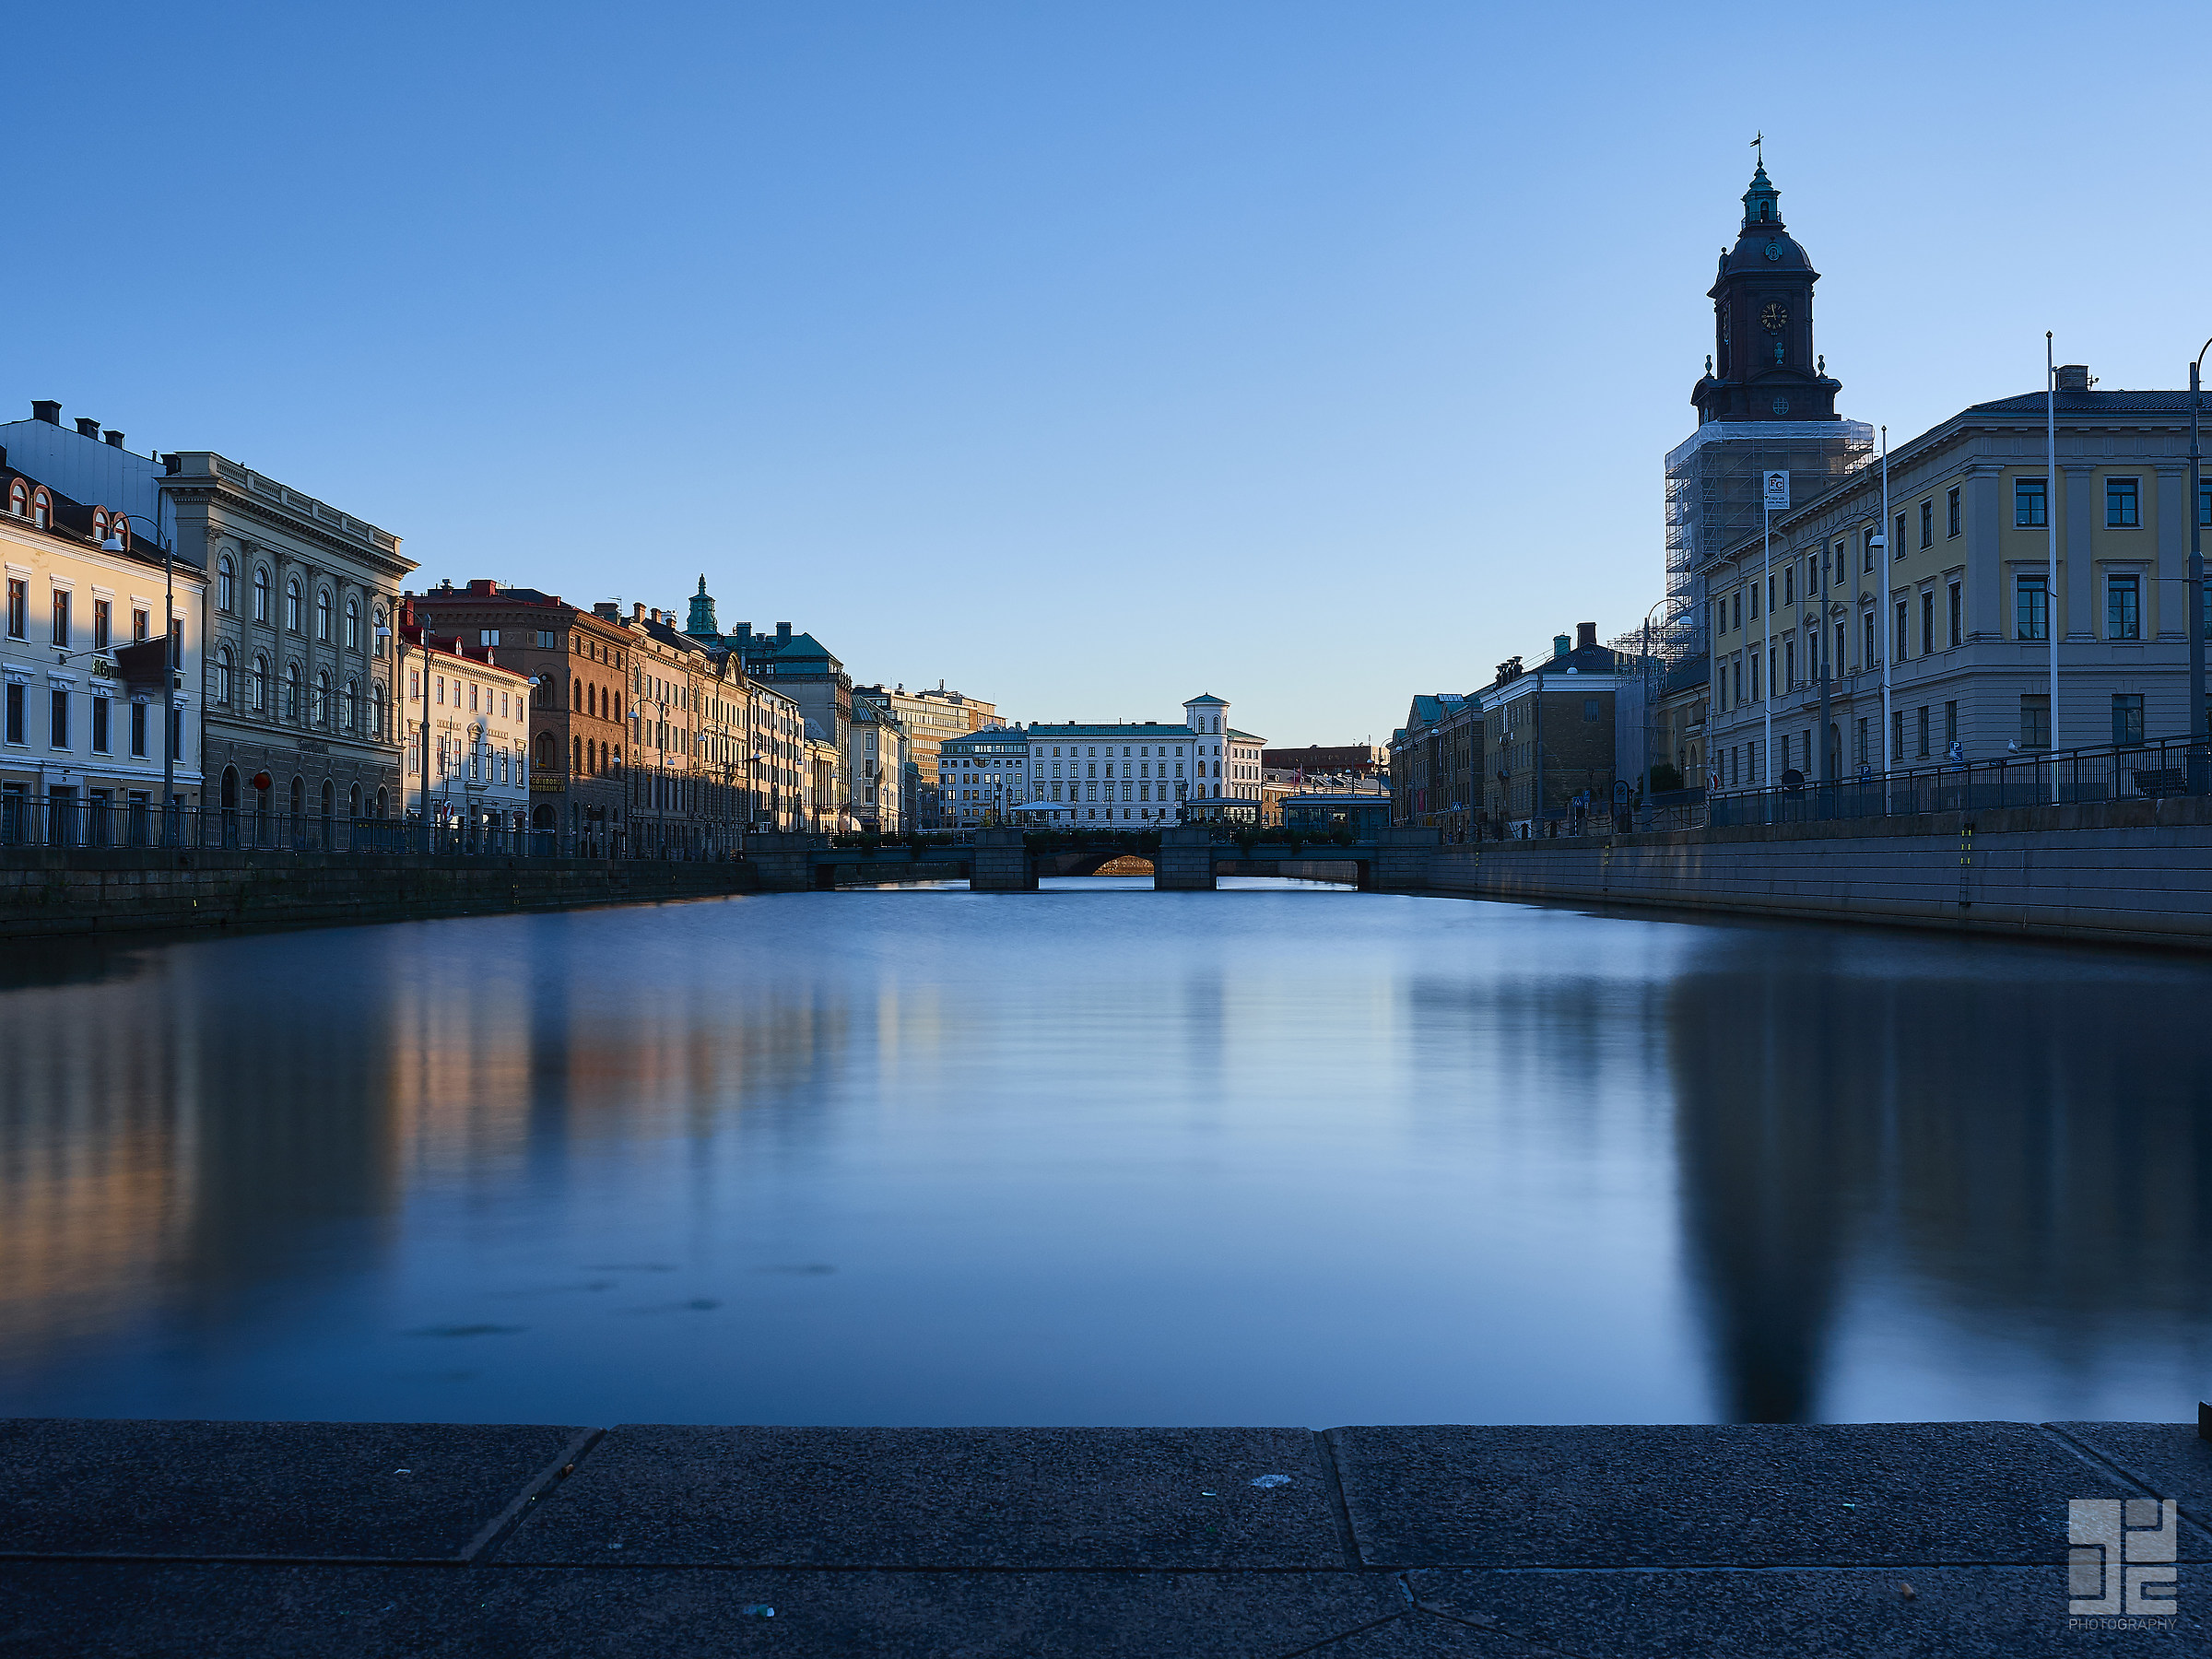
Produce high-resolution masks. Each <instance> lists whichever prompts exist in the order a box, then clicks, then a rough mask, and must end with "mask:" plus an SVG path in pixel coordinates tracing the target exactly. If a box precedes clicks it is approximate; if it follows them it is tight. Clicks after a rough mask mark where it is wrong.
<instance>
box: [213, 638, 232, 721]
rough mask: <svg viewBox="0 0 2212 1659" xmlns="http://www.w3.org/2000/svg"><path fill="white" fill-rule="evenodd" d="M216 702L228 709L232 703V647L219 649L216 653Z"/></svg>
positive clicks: (225, 646) (226, 646)
mask: <svg viewBox="0 0 2212 1659" xmlns="http://www.w3.org/2000/svg"><path fill="white" fill-rule="evenodd" d="M215 700H216V701H217V702H218V703H221V704H222V705H223V706H224V707H226V708H228V707H229V703H230V647H229V646H228V645H224V646H221V647H219V648H218V650H217V651H216V653H215Z"/></svg>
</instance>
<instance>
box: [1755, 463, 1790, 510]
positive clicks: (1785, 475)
mask: <svg viewBox="0 0 2212 1659" xmlns="http://www.w3.org/2000/svg"><path fill="white" fill-rule="evenodd" d="M1760 476H1761V477H1764V478H1765V479H1766V481H1767V483H1766V490H1767V511H1768V512H1773V511H1774V510H1775V509H1776V508H1777V507H1787V506H1788V505H1789V504H1790V475H1789V471H1788V469H1787V468H1784V467H1780V466H1777V467H1772V468H1770V469H1769V470H1768V471H1766V472H1765V473H1763V474H1761V475H1760Z"/></svg>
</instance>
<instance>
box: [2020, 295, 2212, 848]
mask: <svg viewBox="0 0 2212 1659" xmlns="http://www.w3.org/2000/svg"><path fill="white" fill-rule="evenodd" d="M2053 349H2054V347H2053V345H2052V340H2051V331H2050V330H2049V329H2047V328H2046V329H2045V330H2043V441H2044V443H2045V444H2046V445H2047V459H2048V465H2046V467H2045V469H2044V474H2043V523H2044V524H2045V526H2046V527H2047V530H2048V536H2049V541H2050V547H2051V562H2050V573H2049V574H2048V575H2046V576H2045V577H2044V578H2043V633H2044V634H2045V636H2046V637H2048V639H2049V640H2050V641H2051V718H2050V719H2049V720H2047V721H2045V722H2044V723H2043V724H2045V726H2047V727H2048V728H2049V729H2048V730H2047V731H2046V732H2045V733H2044V734H2043V735H2044V736H2045V737H2046V738H2047V739H2048V740H2049V741H2048V745H2047V752H2048V753H2049V755H2050V756H2051V804H2052V805H2053V806H2057V805H2058V371H2057V370H2056V369H2054V368H2053V366H2052V364H2053V357H2052V353H2053ZM2189 511H2190V512H2192V513H2194V512H2195V511H2196V503H2195V502H2194V501H2192V502H2190V503H2189Z"/></svg>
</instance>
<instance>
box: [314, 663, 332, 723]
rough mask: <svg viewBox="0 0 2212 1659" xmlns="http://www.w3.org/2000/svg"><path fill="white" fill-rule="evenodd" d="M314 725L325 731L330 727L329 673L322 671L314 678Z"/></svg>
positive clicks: (326, 670) (325, 670)
mask: <svg viewBox="0 0 2212 1659" xmlns="http://www.w3.org/2000/svg"><path fill="white" fill-rule="evenodd" d="M315 724H317V725H319V726H323V727H324V728H325V729H327V728H328V727H329V725H330V671H329V670H328V669H324V670H323V671H322V672H320V673H318V674H317V675H316V676H315Z"/></svg>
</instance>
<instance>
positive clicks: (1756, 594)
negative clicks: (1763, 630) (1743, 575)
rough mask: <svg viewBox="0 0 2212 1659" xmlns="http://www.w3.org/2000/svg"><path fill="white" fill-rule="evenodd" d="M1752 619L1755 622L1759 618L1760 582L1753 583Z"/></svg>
mask: <svg viewBox="0 0 2212 1659" xmlns="http://www.w3.org/2000/svg"><path fill="white" fill-rule="evenodd" d="M1751 619H1752V620H1753V621H1754V622H1756V621H1758V620H1759V583H1758V582H1753V583H1752V584H1751Z"/></svg>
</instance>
